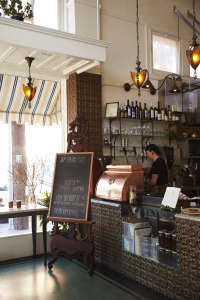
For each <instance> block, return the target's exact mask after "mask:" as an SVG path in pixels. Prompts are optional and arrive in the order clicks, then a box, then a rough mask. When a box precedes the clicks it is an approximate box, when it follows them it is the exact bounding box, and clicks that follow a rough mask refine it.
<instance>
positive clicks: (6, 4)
mask: <svg viewBox="0 0 200 300" xmlns="http://www.w3.org/2000/svg"><path fill="white" fill-rule="evenodd" d="M0 8H1V9H2V10H3V12H4V14H5V15H6V16H11V18H12V19H15V20H18V21H23V20H24V19H25V18H27V19H32V18H33V9H32V5H31V4H30V3H28V2H27V3H26V4H25V6H24V7H23V4H22V0H0Z"/></svg>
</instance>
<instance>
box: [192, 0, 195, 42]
mask: <svg viewBox="0 0 200 300" xmlns="http://www.w3.org/2000/svg"><path fill="white" fill-rule="evenodd" d="M192 9H193V41H194V40H195V39H196V30H195V18H196V13H195V0H193V1H192Z"/></svg>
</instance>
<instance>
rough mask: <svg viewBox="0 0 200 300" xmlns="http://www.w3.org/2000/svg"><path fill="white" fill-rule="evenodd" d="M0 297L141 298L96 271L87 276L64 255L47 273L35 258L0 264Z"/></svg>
mask: <svg viewBox="0 0 200 300" xmlns="http://www.w3.org/2000/svg"><path fill="white" fill-rule="evenodd" d="M0 299H1V300H40V299H41V300H121V299H123V300H141V299H144V297H142V296H140V295H136V294H135V293H134V292H133V291H131V290H129V289H126V288H123V287H120V284H115V282H114V281H112V280H109V279H108V278H107V277H106V276H103V275H98V273H97V274H94V275H93V276H92V277H90V276H89V275H88V273H87V271H86V270H85V269H83V268H82V267H81V266H79V265H78V264H76V263H73V262H70V261H68V260H66V259H64V258H60V259H59V260H58V261H57V262H56V264H55V266H54V267H53V271H52V272H49V271H48V269H47V268H45V267H44V265H43V259H41V258H38V259H35V260H29V261H25V262H21V263H13V264H8V265H1V266H0ZM145 299H146V298H145ZM149 299H150V298H149Z"/></svg>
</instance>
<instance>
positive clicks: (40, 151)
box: [25, 124, 62, 199]
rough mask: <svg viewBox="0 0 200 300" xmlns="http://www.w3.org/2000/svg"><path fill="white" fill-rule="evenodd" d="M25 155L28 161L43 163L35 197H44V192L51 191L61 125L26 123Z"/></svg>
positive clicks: (60, 147)
mask: <svg viewBox="0 0 200 300" xmlns="http://www.w3.org/2000/svg"><path fill="white" fill-rule="evenodd" d="M25 139H26V157H27V161H28V162H30V163H33V164H34V163H37V161H41V160H42V162H43V163H44V165H45V168H44V175H43V178H41V182H40V185H38V188H37V191H36V195H37V198H40V199H41V198H44V192H45V191H48V192H51V185H52V180H53V172H54V161H55V155H56V153H60V152H62V143H61V141H62V137H61V125H57V124H54V125H52V126H41V125H39V124H36V125H28V124H26V127H25Z"/></svg>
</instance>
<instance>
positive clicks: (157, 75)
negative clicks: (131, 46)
mask: <svg viewBox="0 0 200 300" xmlns="http://www.w3.org/2000/svg"><path fill="white" fill-rule="evenodd" d="M154 35H156V36H159V37H162V38H166V39H170V40H173V41H175V42H176V45H177V66H176V68H177V72H176V74H180V72H181V67H180V57H181V55H180V40H179V39H178V38H177V37H176V36H174V35H171V34H167V33H162V32H158V31H156V30H153V29H151V28H149V31H148V37H147V39H148V45H149V49H150V51H149V59H148V61H149V63H148V67H149V70H150V73H151V75H152V76H153V77H155V78H161V77H164V76H166V75H167V74H169V73H172V72H170V71H164V70H157V69H154V65H153V36H154Z"/></svg>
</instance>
